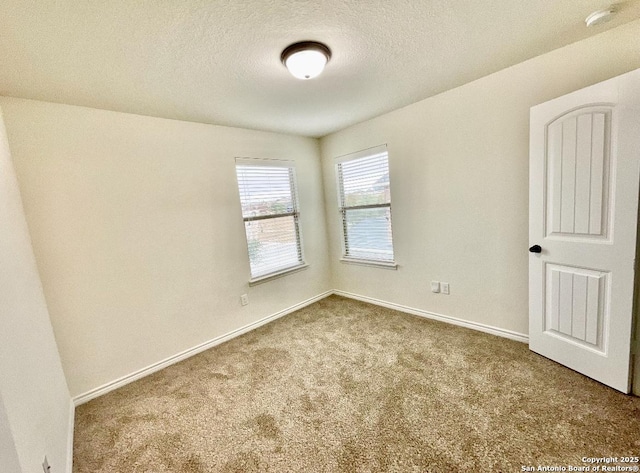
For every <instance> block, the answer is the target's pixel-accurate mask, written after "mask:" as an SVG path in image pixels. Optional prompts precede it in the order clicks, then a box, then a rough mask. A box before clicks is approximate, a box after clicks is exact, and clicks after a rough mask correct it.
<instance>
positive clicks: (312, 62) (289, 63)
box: [280, 41, 331, 80]
mask: <svg viewBox="0 0 640 473" xmlns="http://www.w3.org/2000/svg"><path fill="white" fill-rule="evenodd" d="M280 59H281V60H282V64H284V65H285V66H286V67H287V69H289V72H290V73H291V75H292V76H293V77H295V78H297V79H302V80H308V79H313V78H314V77H317V76H319V75H320V73H322V71H323V70H324V66H325V65H326V64H327V62H329V59H331V50H330V49H329V48H328V47H327V46H326V45H324V44H322V43H316V42H315V41H302V42H300V43H295V44H292V45H290V46H287V47H286V48H285V50H284V51H282V54H281V55H280Z"/></svg>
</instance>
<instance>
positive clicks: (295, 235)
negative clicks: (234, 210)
mask: <svg viewBox="0 0 640 473" xmlns="http://www.w3.org/2000/svg"><path fill="white" fill-rule="evenodd" d="M236 176H237V178H238V190H239V192H240V204H241V206H242V218H243V220H244V228H245V233H246V237H247V250H248V253H249V266H250V269H251V280H250V282H256V281H261V280H263V279H267V278H270V277H272V276H276V275H280V274H282V273H285V272H288V271H291V270H295V269H298V268H301V267H303V266H305V263H304V259H303V254H302V242H301V236H300V224H299V217H300V213H299V210H298V198H297V192H296V176H295V167H294V163H293V162H290V161H278V160H266V159H245V158H243V159H240V158H238V159H236Z"/></svg>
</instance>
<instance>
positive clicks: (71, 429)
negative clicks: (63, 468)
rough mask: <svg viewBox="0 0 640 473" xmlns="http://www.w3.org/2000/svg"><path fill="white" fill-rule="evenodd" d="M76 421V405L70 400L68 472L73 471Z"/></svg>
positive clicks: (71, 472)
mask: <svg viewBox="0 0 640 473" xmlns="http://www.w3.org/2000/svg"><path fill="white" fill-rule="evenodd" d="M75 421H76V405H75V404H74V402H73V399H72V400H71V401H70V402H69V426H68V428H67V472H68V473H73V432H74V426H75Z"/></svg>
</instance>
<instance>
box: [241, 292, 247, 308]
mask: <svg viewBox="0 0 640 473" xmlns="http://www.w3.org/2000/svg"><path fill="white" fill-rule="evenodd" d="M248 303H249V296H248V295H246V294H242V295H241V296H240V304H242V305H247V304H248Z"/></svg>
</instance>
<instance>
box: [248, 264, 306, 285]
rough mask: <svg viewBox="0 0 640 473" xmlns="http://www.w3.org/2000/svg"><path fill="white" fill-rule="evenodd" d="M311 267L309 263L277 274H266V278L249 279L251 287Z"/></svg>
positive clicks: (282, 270)
mask: <svg viewBox="0 0 640 473" xmlns="http://www.w3.org/2000/svg"><path fill="white" fill-rule="evenodd" d="M308 267H309V265H308V264H307V263H302V264H299V265H298V266H292V267H291V268H286V269H281V270H280V271H276V272H275V273H269V274H265V275H264V276H258V277H257V278H252V279H249V286H255V285H257V284H262V283H263V282H267V281H271V280H272V279H276V278H281V277H283V276H286V275H287V274H291V273H297V272H298V271H302V270H303V269H307V268H308Z"/></svg>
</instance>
